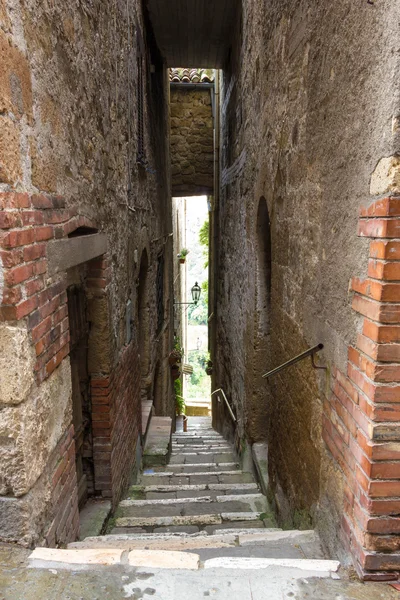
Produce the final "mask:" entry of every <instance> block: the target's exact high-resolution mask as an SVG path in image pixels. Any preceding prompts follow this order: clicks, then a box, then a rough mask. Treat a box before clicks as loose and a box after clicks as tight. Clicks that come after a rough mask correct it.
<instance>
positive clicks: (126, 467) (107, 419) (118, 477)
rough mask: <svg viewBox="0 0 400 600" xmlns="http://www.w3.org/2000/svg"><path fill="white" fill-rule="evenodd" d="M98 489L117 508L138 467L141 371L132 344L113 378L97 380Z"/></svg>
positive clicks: (94, 413)
mask: <svg viewBox="0 0 400 600" xmlns="http://www.w3.org/2000/svg"><path fill="white" fill-rule="evenodd" d="M91 390H92V416H93V451H94V465H95V489H96V490H97V491H101V494H102V496H104V497H106V498H108V497H110V498H112V500H113V505H114V506H116V504H117V503H118V500H119V499H120V497H121V493H122V492H123V490H124V488H125V487H126V486H127V485H128V483H129V477H130V475H131V473H132V471H133V469H134V466H135V458H136V443H137V440H138V437H139V432H140V420H141V409H140V370H139V361H138V359H137V349H136V348H135V346H134V344H133V343H131V344H130V345H129V346H127V347H126V348H125V349H124V350H123V351H122V352H121V355H120V357H119V361H118V365H117V366H116V368H115V370H114V371H113V373H112V374H111V375H109V376H103V377H100V376H98V377H96V378H95V377H93V378H92V381H91Z"/></svg>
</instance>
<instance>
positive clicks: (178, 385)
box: [174, 379, 185, 415]
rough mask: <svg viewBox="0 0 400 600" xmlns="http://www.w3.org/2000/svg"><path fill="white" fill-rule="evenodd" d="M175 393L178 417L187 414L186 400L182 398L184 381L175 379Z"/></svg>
mask: <svg viewBox="0 0 400 600" xmlns="http://www.w3.org/2000/svg"><path fill="white" fill-rule="evenodd" d="M174 392H175V406H176V412H177V413H178V415H184V414H185V399H184V398H183V397H182V381H181V380H180V379H175V381H174Z"/></svg>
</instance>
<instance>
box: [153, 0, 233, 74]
mask: <svg viewBox="0 0 400 600" xmlns="http://www.w3.org/2000/svg"><path fill="white" fill-rule="evenodd" d="M146 4H147V8H148V12H149V17H150V21H151V24H152V27H153V31H154V36H155V39H156V42H157V45H158V47H159V49H160V51H161V54H162V55H163V57H164V59H165V61H166V64H167V66H168V67H203V68H208V69H211V68H212V69H220V68H222V67H223V66H224V62H225V60H226V57H227V54H228V50H229V47H230V44H231V34H232V31H233V26H234V22H235V16H236V11H237V8H238V6H240V0H146Z"/></svg>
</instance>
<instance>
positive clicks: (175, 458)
mask: <svg viewBox="0 0 400 600" xmlns="http://www.w3.org/2000/svg"><path fill="white" fill-rule="evenodd" d="M210 463H214V464H216V465H218V464H220V463H222V464H229V463H230V464H233V463H234V464H238V463H237V461H236V459H235V456H234V455H233V453H232V452H224V453H221V452H217V453H214V452H207V453H202V454H197V453H195V452H192V453H186V452H178V453H175V454H172V455H171V456H170V459H169V463H168V465H182V464H185V465H186V464H192V465H193V464H210Z"/></svg>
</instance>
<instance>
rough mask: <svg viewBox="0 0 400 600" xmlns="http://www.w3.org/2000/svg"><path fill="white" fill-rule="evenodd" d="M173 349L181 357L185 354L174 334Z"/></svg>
mask: <svg viewBox="0 0 400 600" xmlns="http://www.w3.org/2000/svg"><path fill="white" fill-rule="evenodd" d="M174 350H176V351H177V352H179V353H180V355H181V357H183V356H184V355H185V351H184V349H183V346H182V344H181V341H180V339H179V338H178V337H177V336H176V335H175V336H174Z"/></svg>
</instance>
